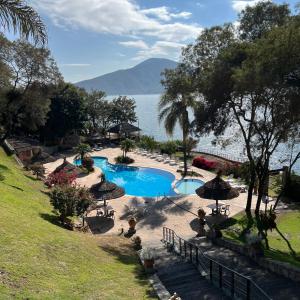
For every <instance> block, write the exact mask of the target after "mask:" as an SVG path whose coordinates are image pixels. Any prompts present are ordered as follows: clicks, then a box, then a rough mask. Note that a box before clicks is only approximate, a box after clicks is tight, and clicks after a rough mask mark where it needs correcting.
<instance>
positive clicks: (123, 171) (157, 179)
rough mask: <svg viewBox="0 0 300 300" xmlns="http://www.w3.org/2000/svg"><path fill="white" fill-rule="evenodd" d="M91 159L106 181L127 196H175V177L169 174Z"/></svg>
mask: <svg viewBox="0 0 300 300" xmlns="http://www.w3.org/2000/svg"><path fill="white" fill-rule="evenodd" d="M93 159H94V162H95V166H96V167H99V168H100V169H101V170H102V171H103V172H104V174H105V178H106V180H108V181H111V182H114V183H115V184H117V185H118V186H121V187H123V188H124V189H125V193H126V194H127V195H132V196H142V197H156V196H163V195H166V196H174V195H176V193H175V192H174V190H173V188H172V182H173V181H174V180H175V176H174V175H173V174H171V173H169V172H166V171H163V170H159V169H153V168H137V167H131V166H124V165H118V164H116V165H113V164H110V163H109V162H108V161H107V158H105V157H93ZM75 164H77V165H78V164H80V161H76V162H75Z"/></svg>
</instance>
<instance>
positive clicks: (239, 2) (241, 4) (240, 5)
mask: <svg viewBox="0 0 300 300" xmlns="http://www.w3.org/2000/svg"><path fill="white" fill-rule="evenodd" d="M262 1H268V0H232V8H233V9H234V10H235V11H237V12H241V11H242V10H243V9H245V8H246V7H247V6H254V5H255V4H257V3H258V2H262Z"/></svg>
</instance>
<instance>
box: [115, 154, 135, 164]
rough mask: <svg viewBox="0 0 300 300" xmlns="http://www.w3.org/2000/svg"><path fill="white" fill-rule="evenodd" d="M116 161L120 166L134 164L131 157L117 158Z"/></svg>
mask: <svg viewBox="0 0 300 300" xmlns="http://www.w3.org/2000/svg"><path fill="white" fill-rule="evenodd" d="M115 161H116V162H117V163H119V164H132V163H134V159H132V158H131V157H128V156H122V155H120V156H117V157H116V158H115Z"/></svg>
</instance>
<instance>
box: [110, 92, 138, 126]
mask: <svg viewBox="0 0 300 300" xmlns="http://www.w3.org/2000/svg"><path fill="white" fill-rule="evenodd" d="M111 105H112V110H111V116H110V119H111V121H112V122H113V123H115V124H119V123H122V122H126V123H134V122H136V121H137V116H136V112H135V108H136V104H135V100H134V99H132V98H129V97H127V96H119V97H118V98H115V99H113V101H112V103H111Z"/></svg>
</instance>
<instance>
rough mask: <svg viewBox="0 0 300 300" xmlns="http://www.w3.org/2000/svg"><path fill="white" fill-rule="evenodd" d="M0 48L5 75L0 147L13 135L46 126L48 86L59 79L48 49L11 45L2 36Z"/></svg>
mask: <svg viewBox="0 0 300 300" xmlns="http://www.w3.org/2000/svg"><path fill="white" fill-rule="evenodd" d="M0 46H3V49H2V47H0V49H1V50H0V62H1V64H0V65H2V66H4V70H5V72H6V73H5V74H4V79H3V81H2V85H1V86H0V89H1V90H0V108H1V109H0V127H1V128H0V131H1V138H0V140H1V143H2V142H3V141H4V140H5V138H7V137H8V136H9V135H11V134H12V133H15V132H20V131H21V132H25V133H28V132H32V131H36V130H37V129H38V128H39V127H40V126H42V125H44V124H45V122H46V118H47V113H48V111H49V106H50V99H49V98H50V96H51V92H52V88H51V86H52V85H55V84H56V83H57V81H58V80H61V75H60V73H59V71H58V68H57V66H56V63H55V61H54V60H53V58H52V57H51V53H50V51H49V50H47V49H44V48H36V47H34V46H32V45H31V44H28V43H26V42H23V41H14V42H10V41H8V40H7V39H5V38H4V37H3V36H0ZM2 75H3V74H2ZM0 77H1V76H0Z"/></svg>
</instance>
